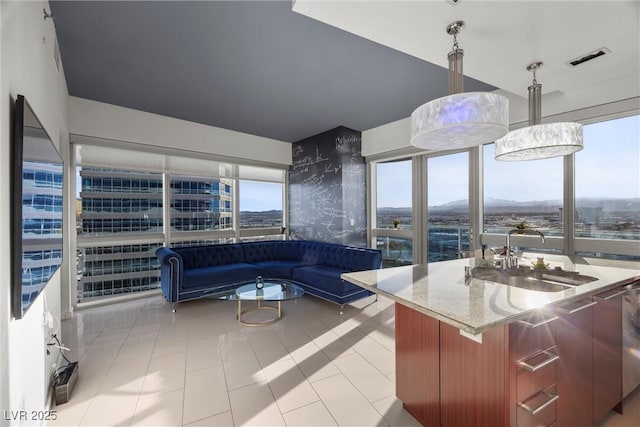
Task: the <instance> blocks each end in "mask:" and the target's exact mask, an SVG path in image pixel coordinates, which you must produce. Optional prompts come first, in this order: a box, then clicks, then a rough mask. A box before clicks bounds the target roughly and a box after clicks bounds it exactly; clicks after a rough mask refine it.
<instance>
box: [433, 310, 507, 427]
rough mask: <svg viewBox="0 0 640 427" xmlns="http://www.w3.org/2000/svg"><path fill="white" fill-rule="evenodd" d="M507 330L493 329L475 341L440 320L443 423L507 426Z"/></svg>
mask: <svg viewBox="0 0 640 427" xmlns="http://www.w3.org/2000/svg"><path fill="white" fill-rule="evenodd" d="M507 330H508V329H507V328H506V327H495V328H492V329H490V330H488V331H486V332H485V333H483V334H482V343H478V342H476V341H473V340H471V339H469V338H466V337H463V336H462V335H460V330H459V329H458V328H454V327H452V326H449V325H447V324H445V323H440V408H441V415H440V420H441V425H442V426H452V427H453V426H459V427H467V426H507V425H509V416H510V415H509V411H508V402H509V386H508V384H509V364H508V363H507V360H508V353H507V352H508V348H509V345H508V334H507Z"/></svg>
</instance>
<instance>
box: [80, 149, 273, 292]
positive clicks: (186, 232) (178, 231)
mask: <svg viewBox="0 0 640 427" xmlns="http://www.w3.org/2000/svg"><path fill="white" fill-rule="evenodd" d="M74 153H75V157H74V162H75V164H76V165H77V168H76V169H77V178H76V182H75V186H76V197H77V202H76V222H77V224H76V228H77V233H76V242H75V244H76V247H77V280H78V285H77V288H76V292H75V296H76V302H77V303H87V302H91V301H95V300H99V299H104V298H108V297H112V296H114V295H121V294H132V293H138V292H142V291H147V290H154V289H157V288H158V287H159V277H160V272H159V264H158V260H157V258H156V256H155V251H156V249H157V248H158V247H160V246H163V245H169V246H193V245H205V244H221V243H231V242H237V241H241V240H259V239H272V238H276V239H278V238H279V239H281V238H283V236H284V225H285V219H284V218H285V216H284V208H283V206H284V202H285V199H284V194H285V192H284V180H285V171H284V169H282V168H274V167H262V166H255V165H251V166H246V165H238V164H233V163H230V162H220V161H217V160H206V159H195V158H184V157H180V156H178V155H168V154H166V153H153V152H140V151H135V150H130V149H127V148H123V147H118V148H111V147H105V146H101V145H100V144H76V146H75V149H74ZM105 165H108V166H109V167H105ZM115 166H126V167H123V168H118V167H115Z"/></svg>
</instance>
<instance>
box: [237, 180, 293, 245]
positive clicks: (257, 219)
mask: <svg viewBox="0 0 640 427" xmlns="http://www.w3.org/2000/svg"><path fill="white" fill-rule="evenodd" d="M239 185H240V216H239V218H240V233H241V240H242V241H249V240H252V241H255V240H268V239H274V238H282V237H283V235H284V230H283V227H284V215H283V206H284V205H283V203H284V184H283V183H278V182H260V181H249V180H240V182H239ZM274 230H279V231H278V232H277V233H276V234H277V237H276V235H274ZM256 233H258V234H256ZM243 234H244V235H243Z"/></svg>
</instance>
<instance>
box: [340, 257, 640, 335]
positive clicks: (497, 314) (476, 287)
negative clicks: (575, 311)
mask: <svg viewBox="0 0 640 427" xmlns="http://www.w3.org/2000/svg"><path fill="white" fill-rule="evenodd" d="M539 256H542V257H544V261H545V262H546V263H549V269H551V270H553V269H554V268H555V267H558V266H559V267H561V268H562V270H564V271H573V272H578V273H580V274H581V275H587V276H592V277H594V278H596V279H597V280H595V281H592V282H590V283H586V284H583V285H580V286H576V287H571V288H569V289H566V290H562V291H557V292H540V291H532V290H527V289H522V288H518V287H515V286H508V285H503V284H500V283H496V282H492V281H489V280H481V279H477V278H473V279H470V280H467V281H465V272H464V270H465V269H464V267H465V266H473V265H475V263H476V260H475V259H474V258H466V259H458V260H453V261H442V262H435V263H430V264H420V265H409V266H404V267H393V268H386V269H380V270H368V271H358V272H354V273H344V274H342V275H341V277H342V279H344V280H346V281H348V282H351V283H355V284H356V285H359V286H361V287H363V288H365V289H368V290H370V291H372V292H374V293H376V294H380V295H383V296H385V297H388V298H390V299H392V300H394V301H396V302H398V303H400V304H403V305H406V306H408V307H411V308H413V309H415V310H417V311H419V312H422V313H424V314H426V315H428V316H431V317H433V318H435V319H438V320H440V321H442V322H445V323H447V324H449V325H451V326H454V327H456V328H459V329H460V330H461V331H465V332H467V333H469V334H471V335H477V334H480V333H482V332H483V331H485V330H487V329H489V328H491V327H493V326H498V325H504V324H509V323H512V322H514V321H516V320H518V319H520V318H522V317H525V316H526V315H527V314H529V313H531V312H532V311H534V310H536V309H539V308H542V307H546V306H548V305H550V304H561V303H562V302H569V301H572V300H576V299H580V298H583V297H586V296H590V295H595V294H598V293H600V292H604V291H607V290H609V289H612V288H615V287H620V286H621V285H626V284H628V283H631V282H633V281H636V280H640V263H637V262H620V261H607V260H602V259H595V258H583V257H577V256H572V257H569V256H564V255H550V254H539V253H531V252H525V253H524V254H523V255H522V258H521V259H520V265H527V266H528V265H531V264H532V263H533V262H535V260H536V258H537V257H539Z"/></svg>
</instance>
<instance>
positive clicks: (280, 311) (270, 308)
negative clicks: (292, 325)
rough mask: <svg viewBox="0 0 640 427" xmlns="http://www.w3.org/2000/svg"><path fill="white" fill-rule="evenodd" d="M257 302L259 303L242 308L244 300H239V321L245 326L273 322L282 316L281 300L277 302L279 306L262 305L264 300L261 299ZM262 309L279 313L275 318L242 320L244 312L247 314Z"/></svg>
mask: <svg viewBox="0 0 640 427" xmlns="http://www.w3.org/2000/svg"><path fill="white" fill-rule="evenodd" d="M257 303H258V304H257V305H256V306H255V307H250V308H246V309H244V310H242V300H240V299H239V300H238V315H237V319H238V323H240V324H241V325H244V326H263V325H269V324H271V323H273V322H277V321H278V320H280V318H281V317H282V308H281V307H280V301H277V304H278V305H277V307H271V306H268V305H262V301H260V300H258V301H257ZM261 310H271V311H275V312H276V313H277V316H276V317H275V318H273V319H269V320H264V321H262V322H248V321H244V320H242V315H243V314H246V313H249V312H252V311H261Z"/></svg>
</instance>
